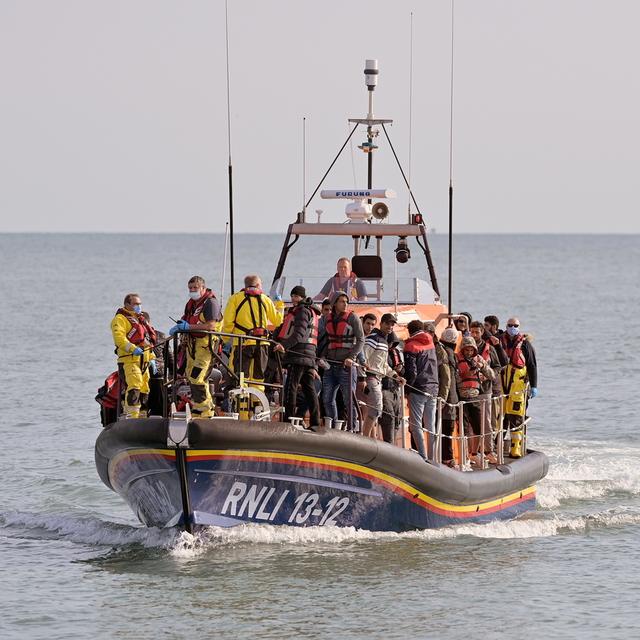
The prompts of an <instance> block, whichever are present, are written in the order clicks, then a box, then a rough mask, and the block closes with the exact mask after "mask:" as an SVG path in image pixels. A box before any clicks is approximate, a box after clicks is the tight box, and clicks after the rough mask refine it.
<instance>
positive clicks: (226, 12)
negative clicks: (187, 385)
mask: <svg viewBox="0 0 640 640" xmlns="http://www.w3.org/2000/svg"><path fill="white" fill-rule="evenodd" d="M224 34H225V44H226V54H227V140H228V143H229V253H230V264H229V270H230V272H231V293H233V292H234V291H235V283H234V273H233V265H234V255H233V164H232V163H231V88H230V75H229V2H228V0H224Z"/></svg>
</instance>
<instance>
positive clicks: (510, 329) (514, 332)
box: [507, 327, 520, 337]
mask: <svg viewBox="0 0 640 640" xmlns="http://www.w3.org/2000/svg"><path fill="white" fill-rule="evenodd" d="M507 333H508V334H509V335H510V336H512V337H513V336H517V335H518V334H519V333H520V327H507Z"/></svg>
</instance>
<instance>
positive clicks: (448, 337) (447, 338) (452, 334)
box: [440, 327, 459, 344]
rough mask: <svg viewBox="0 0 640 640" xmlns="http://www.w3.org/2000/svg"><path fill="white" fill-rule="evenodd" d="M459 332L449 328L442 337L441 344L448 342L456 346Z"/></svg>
mask: <svg viewBox="0 0 640 640" xmlns="http://www.w3.org/2000/svg"><path fill="white" fill-rule="evenodd" d="M458 335H459V332H458V330H457V329H454V328H453V327H447V328H446V329H445V330H444V331H443V332H442V335H441V336H440V342H446V343H447V344H455V343H456V342H458Z"/></svg>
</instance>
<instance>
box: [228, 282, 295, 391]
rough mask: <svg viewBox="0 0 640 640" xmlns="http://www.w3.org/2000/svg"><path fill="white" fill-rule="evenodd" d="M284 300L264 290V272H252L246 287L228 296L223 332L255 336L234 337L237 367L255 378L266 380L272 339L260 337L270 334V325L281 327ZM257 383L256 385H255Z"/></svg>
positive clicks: (235, 363)
mask: <svg viewBox="0 0 640 640" xmlns="http://www.w3.org/2000/svg"><path fill="white" fill-rule="evenodd" d="M283 311H284V304H283V302H282V300H278V301H277V302H275V303H274V302H273V301H272V300H271V298H269V296H268V295H267V294H266V293H263V292H262V280H261V279H260V276H257V275H248V276H246V277H245V279H244V288H243V289H241V290H240V291H238V292H237V293H234V294H233V295H232V296H231V297H230V298H229V300H228V302H227V306H226V308H225V310H224V315H223V317H222V332H223V333H235V334H239V335H246V336H252V337H253V338H255V339H251V340H243V341H242V343H243V346H242V349H240V341H239V340H234V341H233V349H232V351H231V363H232V368H233V370H234V371H235V372H236V373H237V372H239V371H240V360H241V358H240V355H242V371H243V373H244V374H245V376H246V377H247V378H248V379H249V380H250V381H251V382H258V383H259V382H262V381H263V380H264V374H265V370H266V368H267V362H268V358H269V343H268V342H267V341H265V340H260V338H267V337H268V336H269V330H268V327H269V325H271V327H272V328H275V327H277V326H278V325H280V324H281V323H282V319H283ZM254 386H255V385H254Z"/></svg>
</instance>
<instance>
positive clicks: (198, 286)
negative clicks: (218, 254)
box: [169, 276, 220, 418]
mask: <svg viewBox="0 0 640 640" xmlns="http://www.w3.org/2000/svg"><path fill="white" fill-rule="evenodd" d="M187 286H188V287H189V300H188V301H187V304H186V306H185V308H184V314H183V315H182V319H181V320H180V322H178V324H176V325H175V326H174V327H172V328H171V329H169V335H174V334H175V333H177V332H178V331H187V332H188V333H187V334H185V340H184V343H183V344H184V346H185V349H186V352H187V366H186V374H187V380H189V386H190V387H191V402H192V408H193V416H194V417H195V418H211V417H213V415H214V413H213V404H214V403H213V398H212V396H211V390H210V389H209V376H210V375H211V370H212V369H213V364H214V362H213V360H214V353H215V350H216V349H217V348H218V341H217V338H214V336H212V335H211V334H210V333H202V332H203V331H216V330H217V329H218V324H219V322H220V303H219V302H218V300H217V299H216V296H215V294H214V293H213V291H211V289H207V286H206V283H205V281H204V278H203V277H202V276H193V277H192V278H191V279H190V280H189V282H188V283H187Z"/></svg>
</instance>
